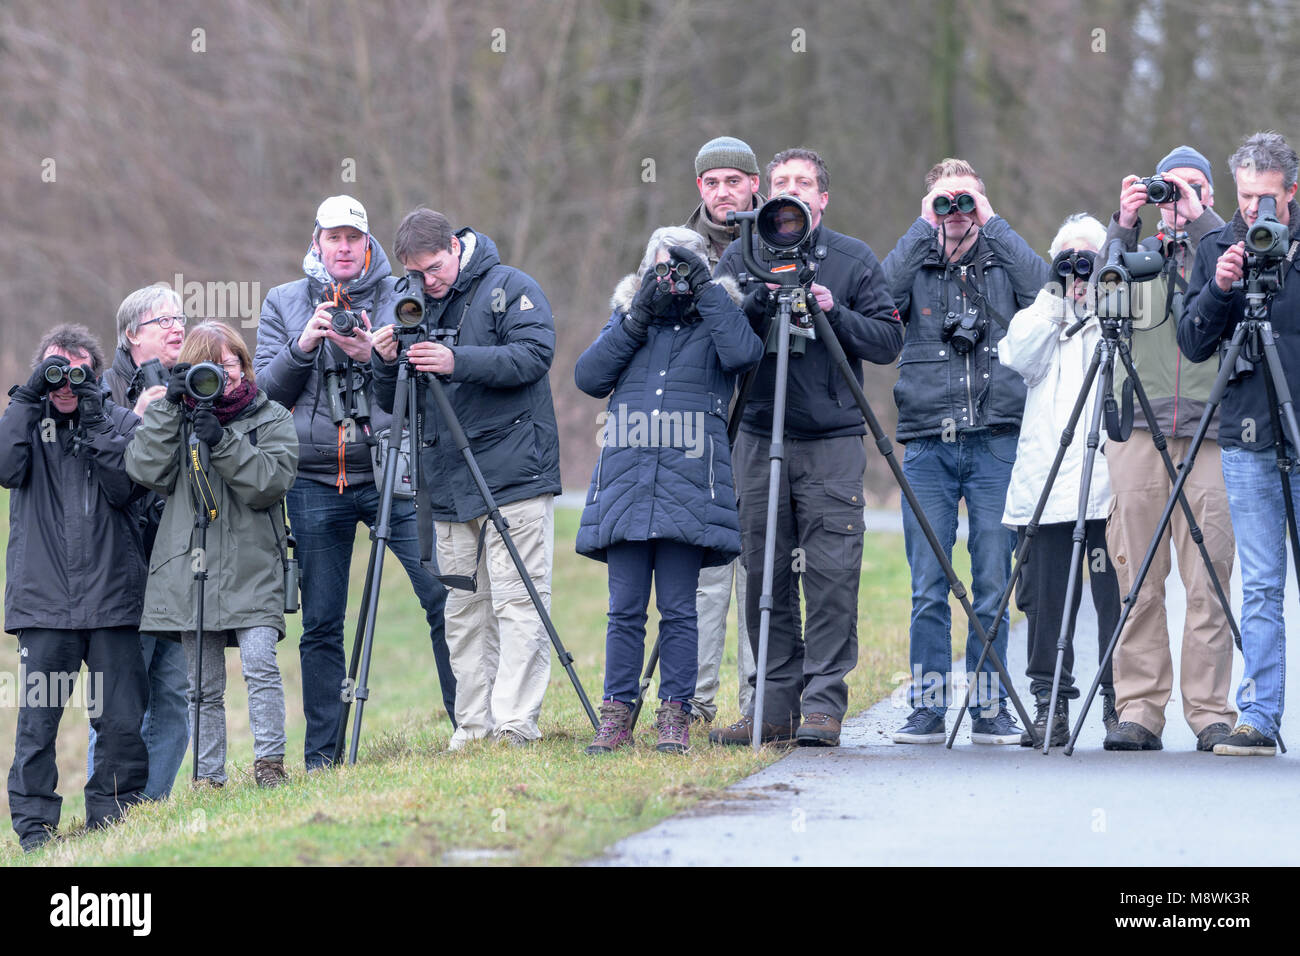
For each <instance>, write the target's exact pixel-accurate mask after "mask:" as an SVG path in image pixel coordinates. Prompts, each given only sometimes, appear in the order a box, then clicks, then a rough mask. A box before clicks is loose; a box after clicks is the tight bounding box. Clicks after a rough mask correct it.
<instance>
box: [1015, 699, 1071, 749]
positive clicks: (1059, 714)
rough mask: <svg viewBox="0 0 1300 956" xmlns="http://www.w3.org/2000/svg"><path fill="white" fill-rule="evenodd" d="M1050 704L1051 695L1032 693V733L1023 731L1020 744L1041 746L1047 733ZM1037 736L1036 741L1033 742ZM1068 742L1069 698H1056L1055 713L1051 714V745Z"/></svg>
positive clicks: (1060, 744) (1057, 745)
mask: <svg viewBox="0 0 1300 956" xmlns="http://www.w3.org/2000/svg"><path fill="white" fill-rule="evenodd" d="M1051 706H1052V695H1051V694H1050V693H1047V694H1035V695H1034V733H1033V736H1031V735H1030V733H1029V731H1027V730H1026V731H1025V732H1024V733H1023V734H1021V735H1020V746H1022V747H1034V746H1042V741H1043V735H1044V734H1046V733H1047V712H1048V711H1049V710H1050V709H1051ZM1035 737H1037V738H1038V739H1037V742H1035V739H1034V738H1035ZM1069 742H1070V700H1069V698H1067V697H1058V698H1056V713H1055V714H1054V715H1053V716H1052V742H1051V746H1053V747H1063V746H1065V745H1066V744H1067V743H1069Z"/></svg>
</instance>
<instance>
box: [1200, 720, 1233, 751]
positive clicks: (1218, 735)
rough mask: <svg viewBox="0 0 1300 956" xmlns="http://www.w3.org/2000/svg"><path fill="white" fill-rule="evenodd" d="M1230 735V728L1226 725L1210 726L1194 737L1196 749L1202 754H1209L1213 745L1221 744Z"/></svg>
mask: <svg viewBox="0 0 1300 956" xmlns="http://www.w3.org/2000/svg"><path fill="white" fill-rule="evenodd" d="M1231 733H1232V728H1231V727H1229V726H1228V725H1227V724H1224V723H1218V724H1210V726H1208V727H1206V728H1204V729H1203V730H1202V731H1201V732H1200V733H1199V734H1197V735H1196V749H1197V750H1199V751H1201V752H1202V753H1209V752H1210V751H1212V750H1214V746H1215V744H1221V743H1223V742H1224V741H1225V740H1227V739H1228V737H1229V735H1230V734H1231Z"/></svg>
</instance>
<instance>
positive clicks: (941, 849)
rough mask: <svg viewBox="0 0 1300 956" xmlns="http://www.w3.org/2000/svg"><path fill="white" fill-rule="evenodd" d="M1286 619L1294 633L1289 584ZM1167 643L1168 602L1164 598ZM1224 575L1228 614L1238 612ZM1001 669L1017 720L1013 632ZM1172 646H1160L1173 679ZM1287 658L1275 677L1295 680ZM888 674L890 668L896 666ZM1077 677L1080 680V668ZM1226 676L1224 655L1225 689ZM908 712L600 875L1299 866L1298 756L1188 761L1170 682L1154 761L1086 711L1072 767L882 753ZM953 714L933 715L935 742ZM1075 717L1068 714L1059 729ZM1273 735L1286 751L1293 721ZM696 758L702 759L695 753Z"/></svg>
mask: <svg viewBox="0 0 1300 956" xmlns="http://www.w3.org/2000/svg"><path fill="white" fill-rule="evenodd" d="M1287 581H1288V591H1287V598H1286V609H1287V615H1288V624H1289V626H1290V629H1292V630H1300V603H1298V599H1297V593H1296V586H1295V578H1294V574H1289V575H1288V578H1287ZM1168 589H1169V603H1170V630H1171V632H1172V633H1174V634H1176V635H1181V631H1182V621H1183V601H1184V594H1183V591H1182V584H1181V582H1180V581H1179V580H1178V577H1177V571H1176V569H1175V572H1174V573H1173V574H1171V576H1170V579H1169V583H1168ZM1240 596H1241V583H1240V576H1239V573H1237V574H1234V581H1233V589H1232V603H1233V610H1234V613H1239V612H1240V599H1241V598H1240ZM1096 632H1097V629H1096V616H1095V614H1094V612H1093V611H1092V607H1091V603H1090V599H1089V597H1088V593H1087V588H1086V587H1085V589H1084V604H1083V606H1082V608H1081V609H1080V614H1079V623H1078V633H1077V635H1076V638H1075V647H1076V660H1077V661H1079V662H1080V663H1079V665H1078V670H1079V674H1078V676H1079V680H1080V682H1081V683H1082V684H1083V686H1084V693H1086V689H1087V686H1088V684H1090V683H1091V681H1092V679H1093V677H1094V675H1095V671H1096V667H1095V661H1096V659H1097V658H1096V650H1095V649H1096V646H1097V633H1096ZM1010 644H1011V654H1010V657H1011V660H1010V663H1009V664H1008V669H1009V671H1010V672H1011V674H1012V677H1013V678H1014V679H1015V681H1016V688H1017V691H1018V692H1019V693H1021V695H1022V699H1024V700H1025V706H1026V709H1027V710H1028V711H1029V712H1030V713H1031V714H1032V712H1033V703H1032V698H1030V697H1029V695H1028V686H1027V681H1026V680H1025V677H1024V670H1025V632H1024V625H1023V622H1022V624H1021V625H1020V627H1018V628H1016V629H1014V630H1013V632H1012V637H1011V642H1010ZM1178 651H1179V647H1178V641H1177V640H1175V641H1174V647H1173V652H1174V656H1175V674H1177V659H1178ZM1296 656H1300V655H1293V656H1292V659H1291V662H1290V667H1289V673H1290V674H1294V673H1296V671H1297V665H1296V663H1295V657H1296ZM899 663H900V669H903V668H905V665H906V662H905V661H900V662H899ZM1089 664H1091V665H1092V666H1089ZM1240 675H1241V657H1240V655H1239V654H1238V655H1236V666H1235V668H1234V675H1233V686H1234V688H1235V687H1236V684H1237V682H1238V680H1239V679H1240ZM908 713H909V711H908V710H907V709H906V708H905V707H900V706H897V705H895V704H894V703H893V702H891V701H889V700H886V701H882V702H880V703H877V704H876V705H875V706H874V707H871V708H870V709H869V710H867V711H866V712H865V713H861V714H859V715H858V716H856V717H854V718H853V719H852V720H850V721H848V722H847V723H846V725H845V728H844V733H843V735H842V744H841V746H840V747H839V748H837V749H820V748H796V749H794V750H792V751H791V752H790V754H789V755H788V756H787V757H785V758H784V759H782V760H780V761H778V762H777V763H776V764H774V765H773V766H771V767H769V768H767V769H766V770H763V771H762V772H760V773H758V774H755V775H754V776H752V777H750V778H748V779H746V780H744V781H742V782H741V783H739V784H737V785H735V786H734V787H732V788H730V790H728V791H726V794H725V798H724V799H717V800H709V801H705V802H704V803H702V804H700V805H698V806H696V807H694V808H692V809H691V810H690V811H688V812H686V813H684V814H681V815H679V816H676V817H673V818H671V819H669V820H667V821H665V822H663V823H661V824H660V825H658V826H656V827H654V828H652V829H650V830H648V831H646V832H644V833H641V834H638V835H636V836H633V837H629V838H628V839H626V840H623V841H621V842H620V843H618V844H616V845H615V846H613V847H611V848H610V850H609V851H608V852H607V854H606V855H605V857H604V858H602V859H601V860H600V861H598V862H599V863H603V864H606V865H619V866H624V865H631V866H645V865H674V866H737V865H740V866H743V865H791V864H794V865H802V864H807V865H842V864H850V865H877V866H879V865H890V864H896V865H897V864H901V865H917V866H954V865H956V866H975V867H985V866H994V865H1006V864H1014V865H1101V864H1106V865H1125V866H1147V865H1209V866H1222V865H1250V866H1260V865H1278V864H1281V865H1287V864H1290V865H1295V864H1296V863H1297V862H1300V812H1297V810H1298V809H1300V803H1297V798H1296V794H1297V793H1300V751H1297V752H1296V753H1295V754H1291V755H1283V754H1279V755H1278V756H1276V757H1272V758H1266V757H1216V756H1214V755H1213V754H1207V753H1197V752H1196V738H1195V735H1194V734H1193V733H1192V731H1191V729H1190V728H1189V727H1188V726H1187V725H1186V724H1185V723H1184V721H1183V718H1182V705H1181V701H1180V696H1179V692H1178V687H1177V682H1176V680H1175V687H1174V696H1173V698H1172V699H1171V700H1170V702H1169V705H1168V707H1167V708H1166V712H1165V713H1166V727H1165V732H1164V746H1165V749H1164V750H1163V751H1160V752H1152V753H1107V752H1105V751H1103V750H1102V749H1101V741H1102V737H1103V736H1104V733H1103V730H1102V726H1101V707H1100V701H1097V702H1095V703H1094V705H1093V707H1092V709H1091V710H1090V711H1089V714H1088V718H1087V723H1086V725H1085V727H1084V732H1083V734H1082V735H1081V736H1080V738H1079V742H1078V746H1077V747H1076V749H1075V751H1074V753H1073V755H1071V756H1068V757H1067V756H1065V754H1064V753H1063V751H1062V750H1061V749H1053V750H1052V752H1051V753H1050V754H1048V755H1046V756H1044V755H1043V754H1042V752H1041V750H1034V751H1031V750H1029V749H1028V748H1022V747H1018V746H1001V747H991V746H975V745H973V744H971V743H970V737H969V720H967V721H966V722H965V723H964V725H963V729H962V732H961V733H960V734H959V735H958V738H957V741H956V743H955V745H954V747H953V749H952V750H947V749H945V748H944V747H942V746H914V745H913V746H904V745H897V744H894V743H892V742H891V741H890V740H889V736H888V734H889V732H890V731H891V730H893V729H895V728H897V727H898V726H899V725H901V724H902V722H903V721H904V720H905V719H906V717H907V714H908ZM955 713H956V708H955V707H954V708H953V709H952V710H950V711H949V728H951V726H952V720H953V719H954V716H953V715H955ZM1076 716H1077V708H1076V709H1072V711H1071V721H1072V723H1073V720H1074V719H1075V718H1076ZM1282 735H1283V738H1284V739H1287V740H1289V741H1290V742H1291V744H1292V745H1293V746H1295V747H1297V748H1300V718H1297V717H1296V715H1295V712H1294V708H1293V709H1292V711H1291V712H1290V713H1288V714H1287V715H1285V716H1284V718H1283V726H1282ZM705 746H707V744H706V745H705Z"/></svg>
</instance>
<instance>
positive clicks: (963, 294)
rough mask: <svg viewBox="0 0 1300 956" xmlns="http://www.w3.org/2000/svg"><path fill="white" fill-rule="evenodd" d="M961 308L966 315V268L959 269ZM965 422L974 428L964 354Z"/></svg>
mask: <svg viewBox="0 0 1300 956" xmlns="http://www.w3.org/2000/svg"><path fill="white" fill-rule="evenodd" d="M961 288H962V292H961V308H962V314H963V315H965V313H966V308H967V306H966V266H962V267H961ZM966 421H967V423H968V425H969V427H971V428H974V427H975V400H974V398H973V397H972V393H971V390H970V353H969V352H967V353H966Z"/></svg>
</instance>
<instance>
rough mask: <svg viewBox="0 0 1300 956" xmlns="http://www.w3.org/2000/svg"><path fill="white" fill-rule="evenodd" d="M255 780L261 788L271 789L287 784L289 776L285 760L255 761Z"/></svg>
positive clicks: (268, 759)
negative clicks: (285, 767)
mask: <svg viewBox="0 0 1300 956" xmlns="http://www.w3.org/2000/svg"><path fill="white" fill-rule="evenodd" d="M253 779H254V780H256V781H257V785H258V786H259V787H265V788H268V789H269V788H271V787H278V786H280V784H282V783H287V782H288V780H289V774H288V772H287V771H285V769H284V759H283V758H278V759H270V758H267V759H265V760H254V761H253Z"/></svg>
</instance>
